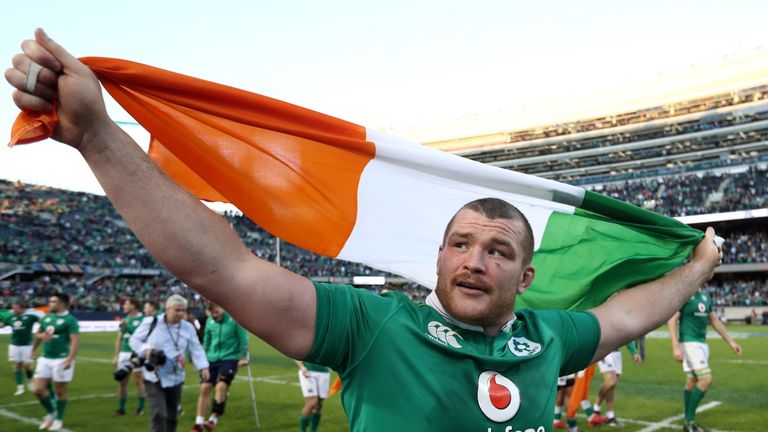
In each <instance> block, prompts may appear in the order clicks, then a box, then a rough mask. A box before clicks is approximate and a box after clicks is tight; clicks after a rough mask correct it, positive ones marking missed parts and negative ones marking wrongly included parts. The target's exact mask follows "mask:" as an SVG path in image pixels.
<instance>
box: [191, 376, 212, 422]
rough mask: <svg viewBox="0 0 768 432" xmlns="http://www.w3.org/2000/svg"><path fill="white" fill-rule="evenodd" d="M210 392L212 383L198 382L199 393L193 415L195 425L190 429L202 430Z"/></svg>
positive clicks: (209, 400)
mask: <svg viewBox="0 0 768 432" xmlns="http://www.w3.org/2000/svg"><path fill="white" fill-rule="evenodd" d="M212 392H213V384H211V383H210V382H203V383H201V384H200V395H199V396H198V397H197V413H196V415H195V425H194V426H193V427H192V431H195V432H199V431H202V430H203V423H205V412H206V411H207V410H208V405H209V404H210V402H211V393H212Z"/></svg>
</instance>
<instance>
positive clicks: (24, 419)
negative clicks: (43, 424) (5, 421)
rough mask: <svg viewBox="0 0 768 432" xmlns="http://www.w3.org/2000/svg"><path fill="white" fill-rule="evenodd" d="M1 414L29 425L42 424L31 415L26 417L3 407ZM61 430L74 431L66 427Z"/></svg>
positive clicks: (0, 409)
mask: <svg viewBox="0 0 768 432" xmlns="http://www.w3.org/2000/svg"><path fill="white" fill-rule="evenodd" d="M0 416H3V417H6V418H9V419H11V420H16V421H18V422H21V423H26V424H29V425H35V426H38V425H39V424H40V420H37V419H33V418H30V417H25V416H23V415H18V414H16V413H13V412H10V411H8V410H5V409H2V408H0ZM60 430H61V431H62V432H72V430H70V429H65V428H61V429H60Z"/></svg>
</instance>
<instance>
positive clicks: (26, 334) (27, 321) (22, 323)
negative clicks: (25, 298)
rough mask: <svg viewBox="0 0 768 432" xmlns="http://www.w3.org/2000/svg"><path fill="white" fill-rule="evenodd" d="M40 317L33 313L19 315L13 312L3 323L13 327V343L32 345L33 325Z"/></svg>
mask: <svg viewBox="0 0 768 432" xmlns="http://www.w3.org/2000/svg"><path fill="white" fill-rule="evenodd" d="M39 320H40V318H38V317H37V316H36V315H32V314H24V315H21V316H17V315H16V314H13V315H11V316H8V317H5V318H4V319H3V324H4V325H7V326H9V327H11V345H16V346H26V345H32V325H33V324H35V323H36V322H38V321H39Z"/></svg>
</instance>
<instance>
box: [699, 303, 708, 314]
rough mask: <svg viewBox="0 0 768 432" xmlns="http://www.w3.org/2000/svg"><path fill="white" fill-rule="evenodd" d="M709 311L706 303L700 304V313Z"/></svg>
mask: <svg viewBox="0 0 768 432" xmlns="http://www.w3.org/2000/svg"><path fill="white" fill-rule="evenodd" d="M706 310H707V306H706V305H705V304H704V303H699V312H704V311H706Z"/></svg>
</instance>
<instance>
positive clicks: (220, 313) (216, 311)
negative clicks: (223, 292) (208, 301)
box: [211, 306, 224, 321]
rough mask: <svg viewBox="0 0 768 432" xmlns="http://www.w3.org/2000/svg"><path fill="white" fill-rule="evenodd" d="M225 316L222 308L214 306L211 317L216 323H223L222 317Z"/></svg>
mask: <svg viewBox="0 0 768 432" xmlns="http://www.w3.org/2000/svg"><path fill="white" fill-rule="evenodd" d="M223 315H224V309H222V307H221V306H214V307H213V308H211V316H212V317H213V319H215V320H216V321H221V317H222V316H223Z"/></svg>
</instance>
